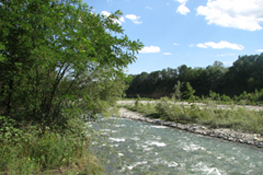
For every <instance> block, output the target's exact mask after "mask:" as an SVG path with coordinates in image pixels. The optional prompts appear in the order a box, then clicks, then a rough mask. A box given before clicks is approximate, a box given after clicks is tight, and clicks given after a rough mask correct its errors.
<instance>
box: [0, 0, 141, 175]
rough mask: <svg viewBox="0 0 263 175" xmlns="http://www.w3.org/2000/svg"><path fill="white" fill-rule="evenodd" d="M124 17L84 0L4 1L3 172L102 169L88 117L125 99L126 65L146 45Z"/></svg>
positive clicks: (0, 49)
mask: <svg viewBox="0 0 263 175" xmlns="http://www.w3.org/2000/svg"><path fill="white" fill-rule="evenodd" d="M121 15H122V13H121V12H120V11H117V12H115V13H113V14H111V15H110V16H108V17H107V16H101V15H99V14H96V13H94V12H92V8H91V7H89V6H88V5H87V4H85V3H84V4H83V3H81V1H79V0H12V1H9V0H3V1H1V3H0V174H8V175H9V174H10V175H11V174H100V173H101V172H102V171H103V169H102V167H101V165H100V161H98V160H97V159H96V157H94V155H93V154H92V152H91V150H90V148H89V146H90V145H91V141H92V139H93V136H92V131H91V130H89V129H88V128H87V126H86V125H85V121H87V120H88V119H92V118H95V117H96V115H95V114H97V113H103V114H104V115H106V114H107V110H108V109H109V107H110V106H113V105H114V104H115V102H116V99H117V98H119V97H121V96H122V94H123V91H124V90H125V89H126V88H127V85H126V84H125V81H126V76H125V74H124V73H123V69H124V68H126V67H127V65H128V64H130V63H132V62H134V61H135V59H136V57H135V54H136V53H137V52H138V50H140V49H141V48H142V47H143V45H142V43H141V42H140V41H139V40H137V41H131V40H129V38H128V37H127V36H126V35H125V34H124V31H123V29H122V27H121V26H120V25H119V24H118V23H117V22H116V20H118V19H119V17H120V16H121ZM113 33H114V35H113V36H112V34H113ZM90 135H91V136H90Z"/></svg>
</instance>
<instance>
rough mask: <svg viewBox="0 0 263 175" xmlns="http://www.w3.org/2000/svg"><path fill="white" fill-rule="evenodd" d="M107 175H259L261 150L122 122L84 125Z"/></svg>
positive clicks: (262, 171) (262, 162) (262, 163)
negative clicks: (96, 135) (92, 133)
mask: <svg viewBox="0 0 263 175" xmlns="http://www.w3.org/2000/svg"><path fill="white" fill-rule="evenodd" d="M89 125H90V126H91V128H92V129H93V130H95V131H96V132H98V133H99V134H100V137H99V138H97V139H96V140H94V141H93V146H92V147H93V150H94V151H95V152H96V154H97V155H98V157H99V159H100V160H102V164H103V165H104V166H105V174H107V175H111V174H113V175H119V174H120V175H144V174H150V175H152V174H158V175H159V174H160V175H165V174H171V175H172V174H187V175H188V174H197V175H198V174H200V175H203V174H204V175H208V174H209V175H214V174H215V175H219V174H222V175H223V174H233V175H241V174H255V175H263V150H262V149H259V148H256V147H253V146H249V145H243V144H239V143H235V142H228V141H225V140H221V139H216V138H210V137H206V136H202V135H197V134H193V133H189V132H185V131H181V130H178V129H174V128H169V127H164V126H159V125H152V124H149V123H145V122H139V121H134V120H130V119H122V118H114V117H112V118H101V119H99V120H98V121H96V122H93V123H89Z"/></svg>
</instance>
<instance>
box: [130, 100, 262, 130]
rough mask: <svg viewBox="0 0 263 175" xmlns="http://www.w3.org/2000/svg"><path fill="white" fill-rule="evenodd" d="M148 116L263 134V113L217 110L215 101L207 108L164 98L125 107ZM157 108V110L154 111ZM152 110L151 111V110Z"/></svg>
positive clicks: (231, 109) (242, 109)
mask: <svg viewBox="0 0 263 175" xmlns="http://www.w3.org/2000/svg"><path fill="white" fill-rule="evenodd" d="M125 107H127V108H128V109H130V110H134V111H138V112H141V113H143V114H145V115H146V116H149V117H152V116H154V118H161V119H164V120H168V121H174V122H177V123H184V124H185V123H197V124H200V125H207V126H208V127H211V128H231V129H235V130H241V131H246V132H252V133H261V132H263V118H262V116H263V112H262V111H254V110H249V109H246V108H243V107H237V108H235V107H234V106H229V107H226V109H223V108H217V106H216V104H215V102H214V101H211V100H210V101H207V106H198V105H193V104H192V105H185V104H182V103H177V101H171V100H170V99H169V98H166V97H164V98H162V99H161V100H160V102H159V103H157V104H156V103H155V104H154V103H151V104H150V103H148V104H147V105H143V104H140V107H139V108H136V107H134V106H125ZM154 108H155V109H154ZM149 109H151V110H149Z"/></svg>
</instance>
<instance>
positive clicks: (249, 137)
mask: <svg viewBox="0 0 263 175" xmlns="http://www.w3.org/2000/svg"><path fill="white" fill-rule="evenodd" d="M119 116H120V117H122V118H128V119H132V120H138V121H142V122H148V123H151V124H156V125H163V126H168V127H172V128H177V129H181V130H185V131H188V132H192V133H196V134H201V135H204V136H209V137H215V138H220V139H224V140H228V141H232V142H239V143H243V144H248V145H254V146H256V147H258V148H263V136H262V135H261V134H250V133H242V132H237V131H235V130H233V129H229V128H220V129H212V128H209V127H208V126H204V125H198V124H180V123H175V122H170V121H164V120H161V119H151V118H147V117H145V115H143V114H141V113H138V112H133V111H129V110H127V109H126V108H120V109H119Z"/></svg>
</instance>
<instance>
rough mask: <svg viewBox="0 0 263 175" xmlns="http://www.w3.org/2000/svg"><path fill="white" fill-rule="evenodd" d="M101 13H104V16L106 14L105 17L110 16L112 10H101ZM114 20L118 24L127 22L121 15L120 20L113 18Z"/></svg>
mask: <svg viewBox="0 0 263 175" xmlns="http://www.w3.org/2000/svg"><path fill="white" fill-rule="evenodd" d="M101 15H103V16H105V17H109V16H110V15H111V13H110V12H107V11H102V12H101ZM112 20H113V21H114V22H115V23H118V24H120V25H121V23H122V22H125V20H124V17H123V16H121V17H120V18H119V20H117V19H112Z"/></svg>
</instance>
